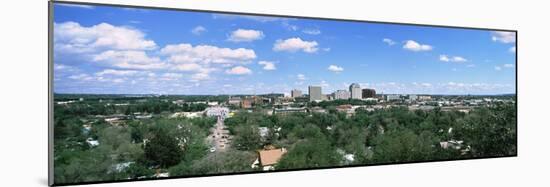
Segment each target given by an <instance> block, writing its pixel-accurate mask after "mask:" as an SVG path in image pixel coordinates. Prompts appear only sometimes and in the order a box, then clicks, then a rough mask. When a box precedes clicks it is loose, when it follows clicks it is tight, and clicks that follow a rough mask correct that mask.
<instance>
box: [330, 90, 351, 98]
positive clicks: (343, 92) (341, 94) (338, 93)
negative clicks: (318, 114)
mask: <svg viewBox="0 0 550 187" xmlns="http://www.w3.org/2000/svg"><path fill="white" fill-rule="evenodd" d="M333 98H334V99H349V98H350V92H349V91H347V90H336V91H335V92H334V93H333Z"/></svg>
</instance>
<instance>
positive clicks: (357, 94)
mask: <svg viewBox="0 0 550 187" xmlns="http://www.w3.org/2000/svg"><path fill="white" fill-rule="evenodd" d="M349 92H350V93H351V98H352V99H361V94H362V93H361V86H359V84H357V83H353V84H351V85H350V86H349Z"/></svg>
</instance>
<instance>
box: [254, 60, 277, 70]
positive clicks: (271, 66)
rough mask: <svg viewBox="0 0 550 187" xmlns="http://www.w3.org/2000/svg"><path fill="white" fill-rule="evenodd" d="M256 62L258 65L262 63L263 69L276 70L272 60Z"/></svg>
mask: <svg viewBox="0 0 550 187" xmlns="http://www.w3.org/2000/svg"><path fill="white" fill-rule="evenodd" d="M258 64H260V65H263V66H264V67H263V69H264V70H276V69H277V67H275V63H274V62H269V61H259V62H258Z"/></svg>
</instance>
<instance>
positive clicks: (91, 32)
mask: <svg viewBox="0 0 550 187" xmlns="http://www.w3.org/2000/svg"><path fill="white" fill-rule="evenodd" d="M54 39H55V40H54V47H55V49H58V50H59V51H60V52H75V53H84V52H96V51H98V50H111V49H112V50H152V49H155V48H156V47H157V45H156V43H155V42H154V41H153V40H148V39H145V34H144V33H143V32H141V31H140V30H137V29H134V28H128V27H124V26H114V25H111V24H108V23H100V24H97V25H93V26H90V27H85V26H81V25H80V24H79V23H76V22H64V23H54Z"/></svg>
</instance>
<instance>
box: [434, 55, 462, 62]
mask: <svg viewBox="0 0 550 187" xmlns="http://www.w3.org/2000/svg"><path fill="white" fill-rule="evenodd" d="M439 60H440V61H443V62H457V63H462V62H467V61H468V59H466V58H464V57H461V56H447V55H439Z"/></svg>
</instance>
